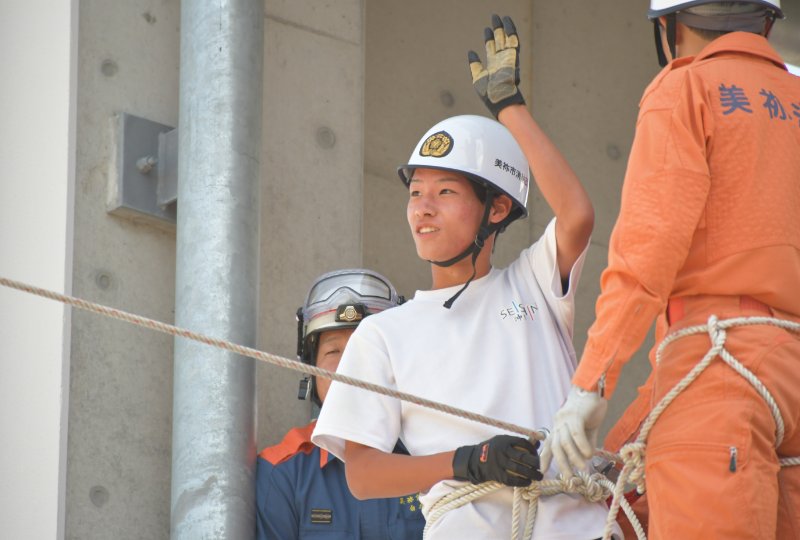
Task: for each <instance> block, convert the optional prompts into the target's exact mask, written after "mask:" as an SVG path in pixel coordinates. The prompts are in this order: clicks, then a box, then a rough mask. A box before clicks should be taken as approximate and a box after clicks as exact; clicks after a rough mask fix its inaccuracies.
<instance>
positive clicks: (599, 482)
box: [423, 456, 646, 540]
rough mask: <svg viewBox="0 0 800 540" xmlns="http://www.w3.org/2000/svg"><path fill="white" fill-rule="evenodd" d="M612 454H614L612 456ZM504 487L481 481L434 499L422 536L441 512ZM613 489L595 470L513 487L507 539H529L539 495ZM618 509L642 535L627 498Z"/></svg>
mask: <svg viewBox="0 0 800 540" xmlns="http://www.w3.org/2000/svg"><path fill="white" fill-rule="evenodd" d="M615 457H616V456H615ZM505 487H507V486H505V485H504V484H501V483H500V482H484V483H483V484H478V485H475V484H466V485H464V486H463V487H461V488H459V489H456V490H453V491H452V492H450V493H448V494H447V495H445V496H444V497H442V498H441V499H439V500H438V501H436V502H435V503H434V504H433V505H432V506H431V509H430V510H429V511H428V515H427V516H426V518H425V519H426V522H425V529H424V531H423V538H426V537H427V535H428V531H429V529H430V528H431V527H432V526H433V525H434V523H436V522H437V521H438V520H439V519H440V518H441V517H442V516H443V515H444V514H446V513H447V512H449V511H450V510H454V509H456V508H459V507H460V506H464V505H466V504H468V503H470V502H472V501H474V500H475V499H478V498H480V497H483V496H484V495H488V494H490V493H494V492H495V491H497V490H500V489H503V488H505ZM613 492H614V483H613V482H611V481H610V480H609V479H608V478H606V477H605V476H603V475H602V474H599V473H594V474H588V473H585V472H577V473H575V475H574V476H572V477H570V478H566V479H565V478H564V477H562V476H560V475H559V477H558V478H554V479H548V480H541V481H539V482H533V483H532V484H531V485H530V486H528V487H524V488H520V487H517V488H514V499H513V505H512V511H511V512H512V513H511V540H520V538H521V539H522V540H525V539H529V538H531V536H532V535H533V523H534V521H535V520H536V513H537V510H538V502H539V498H540V497H547V496H550V495H558V494H561V493H574V494H577V495H581V496H583V497H584V498H585V499H586V500H587V501H589V502H600V501H605V500H606V499H608V497H610V496H611V495H612V493H613ZM523 501H525V502H527V503H528V512H527V516H526V519H525V529H524V531H523V533H522V536H521V537H520V536H519V534H520V530H519V529H520V513H521V508H522V503H523ZM619 506H621V507H622V510H623V511H624V512H625V514H626V515H627V516H628V520H629V521H630V522H631V525H632V526H633V529H634V531H635V532H636V536H637V538H639V539H640V540H644V539H645V538H646V536H645V532H644V528H643V527H642V525H641V524H640V523H639V520H638V519H637V517H636V515H635V514H634V512H633V509H632V508H631V506H630V504H628V501H627V500H626V499H625V498H624V497H623V498H622V500H621V501H620V505H619Z"/></svg>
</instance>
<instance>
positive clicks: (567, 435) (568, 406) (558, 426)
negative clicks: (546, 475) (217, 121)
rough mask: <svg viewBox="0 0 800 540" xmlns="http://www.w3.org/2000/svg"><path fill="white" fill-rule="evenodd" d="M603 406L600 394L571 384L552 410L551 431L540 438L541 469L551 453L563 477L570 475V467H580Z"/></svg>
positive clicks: (547, 465)
mask: <svg viewBox="0 0 800 540" xmlns="http://www.w3.org/2000/svg"><path fill="white" fill-rule="evenodd" d="M607 410H608V401H606V400H605V399H603V398H602V397H600V394H598V393H597V392H589V391H587V390H584V389H583V388H578V387H577V386H573V387H572V388H571V389H570V391H569V395H568V396H567V401H566V402H564V405H562V406H561V409H559V411H558V412H557V413H556V416H555V420H554V423H553V431H552V432H551V433H550V435H549V436H548V437H547V439H545V441H544V446H543V449H542V455H541V465H542V468H541V471H542V472H546V471H547V470H548V469H549V468H550V461H551V460H552V459H553V457H555V458H556V464H557V465H558V469H559V471H561V474H562V475H563V476H564V477H565V478H569V477H571V476H572V475H573V472H572V469H573V468H574V469H584V468H585V467H586V460H588V459H591V457H592V454H593V453H594V448H595V446H596V445H597V432H598V431H599V429H600V424H602V423H603V418H605V416H606V411H607Z"/></svg>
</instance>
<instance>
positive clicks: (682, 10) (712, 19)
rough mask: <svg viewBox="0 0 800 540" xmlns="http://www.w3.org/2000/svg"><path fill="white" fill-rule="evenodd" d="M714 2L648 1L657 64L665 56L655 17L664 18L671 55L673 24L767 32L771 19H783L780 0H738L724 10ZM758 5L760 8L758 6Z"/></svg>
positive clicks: (707, 28)
mask: <svg viewBox="0 0 800 540" xmlns="http://www.w3.org/2000/svg"><path fill="white" fill-rule="evenodd" d="M715 4H722V2H720V0H650V10H649V11H648V12H647V16H648V17H649V18H650V20H652V21H653V35H654V37H655V42H656V54H657V55H658V63H659V65H660V66H661V67H664V66H666V65H667V56H666V53H665V50H664V46H663V45H662V42H661V25H660V24H659V21H658V18H659V17H662V16H663V17H666V26H665V28H664V30H665V32H666V38H667V47H668V48H669V51H670V53H671V55H672V58H675V52H676V48H675V41H676V34H675V30H676V27H677V23H678V22H680V23H683V24H686V25H687V26H690V27H693V28H701V29H705V30H717V31H728V32H732V31H737V30H738V31H744V32H753V33H758V34H760V33H762V32H765V31H766V32H765V35H767V34H769V30H770V29H771V28H772V23H773V22H774V21H775V18H781V19H782V18H783V11H781V2H780V0H739V1H736V2H732V3H731V2H729V4H731V5H730V6H724V7H725V11H721V10H720V9H718V8H720V7H723V6H721V5H720V6H715ZM759 8H760V9H759Z"/></svg>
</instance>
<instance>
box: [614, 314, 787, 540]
mask: <svg viewBox="0 0 800 540" xmlns="http://www.w3.org/2000/svg"><path fill="white" fill-rule="evenodd" d="M751 325H770V326H776V327H778V328H783V329H784V330H788V331H790V332H795V333H798V334H800V324H798V323H794V322H791V321H785V320H782V319H776V318H774V317H736V318H733V319H726V320H724V321H720V320H719V319H718V318H717V316H716V315H711V316H710V317H709V318H708V323H707V324H701V325H696V326H690V327H687V328H683V329H681V330H678V331H677V332H674V333H672V334H670V335H668V336H667V337H666V338H665V339H664V341H662V342H661V344H660V345H659V347H658V349H657V350H656V364H658V363H660V362H661V355H662V354H663V352H664V349H665V348H666V347H668V346H669V345H670V344H671V343H673V342H674V341H677V340H678V339H681V338H684V337H687V336H691V335H695V334H702V333H708V336H709V338H710V339H711V348H710V349H709V351H708V352H707V353H706V355H705V356H704V357H703V358H702V360H700V362H698V363H697V365H696V366H695V367H694V368H692V369H691V371H689V373H687V374H686V376H685V377H684V378H683V379H682V380H681V381H680V382H679V383H678V384H676V385H675V386H674V387H673V388H672V389H671V390H670V391H669V392H668V393H667V394H666V395H665V396H664V397H663V398H661V401H659V402H658V404H657V405H656V406H655V408H653V410H652V411H650V414H649V415H648V416H647V418H646V419H645V421H644V423H643V424H642V428H641V430H640V431H639V436H638V437H637V438H636V440H635V441H634V442H632V443H630V444H626V445H625V446H623V447H622V449H621V450H620V456H621V458H622V462H623V467H622V472H621V473H620V475H619V478H618V479H617V485H616V487H615V488H614V498H613V500H612V502H611V507H610V508H609V512H608V519H607V520H606V527H605V531H604V532H603V540H608V539H610V538H611V533H612V528H613V525H614V521H615V520H616V518H617V514H618V513H619V507H620V504H621V501H624V500H625V499H624V497H623V495H622V493H623V490H624V487H625V485H626V484H627V483H632V484H635V485H636V489H637V491H638V492H639V493H644V492H645V478H644V457H645V456H644V454H645V441H646V440H647V436H648V435H649V434H650V430H651V429H652V428H653V425H654V424H655V423H656V420H658V418H659V416H661V413H663V412H664V410H665V409H666V408H667V407H668V406H669V404H670V403H672V401H673V400H674V399H675V398H676V397H677V396H678V394H680V393H681V392H683V391H684V390H685V389H686V388H687V387H688V386H689V385H690V384H692V382H694V380H695V379H697V377H699V376H700V374H701V373H702V372H703V371H704V370H705V369H706V368H707V367H708V366H709V365H710V364H711V362H712V361H713V360H714V359H715V358H716V357H720V358H721V359H722V360H723V361H724V362H725V363H726V364H728V365H729V366H730V367H732V368H733V369H734V370H735V371H736V372H737V373H738V374H739V375H741V376H742V377H744V378H745V379H746V380H747V381H748V382H749V383H750V384H751V385H752V386H753V387H754V388H755V389H756V391H757V392H758V393H759V395H760V396H761V397H762V398H763V399H764V401H765V402H766V403H767V406H768V407H769V409H770V411H771V412H772V416H773V418H774V419H775V426H776V427H775V439H776V443H775V446H776V448H777V447H778V446H780V444H781V442H782V441H783V436H784V424H783V417H782V416H781V412H780V409H779V408H778V405H777V403H776V402H775V399H774V398H773V397H772V394H770V392H769V390H768V389H767V387H766V386H764V384H763V383H762V382H761V381H760V380H759V379H758V377H756V375H755V374H754V373H753V372H752V371H750V370H749V369H747V368H746V367H745V366H744V365H742V363H741V362H739V361H738V360H737V359H736V358H735V357H734V356H733V355H732V354H731V353H730V352H729V351H728V350H727V349H725V340H726V339H727V335H728V334H727V330H728V329H729V328H734V327H738V326H751ZM779 461H780V465H781V467H791V466H794V465H800V456H798V457H790V458H781V459H780V460H779ZM626 502H627V501H626Z"/></svg>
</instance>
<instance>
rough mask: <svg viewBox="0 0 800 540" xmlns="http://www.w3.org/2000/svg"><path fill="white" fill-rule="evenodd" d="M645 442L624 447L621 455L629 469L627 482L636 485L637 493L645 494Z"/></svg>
mask: <svg viewBox="0 0 800 540" xmlns="http://www.w3.org/2000/svg"><path fill="white" fill-rule="evenodd" d="M644 452H645V443H644V442H632V443H628V444H626V445H625V446H623V447H622V448H621V449H620V451H619V455H620V457H621V458H622V462H623V463H624V464H625V465H624V467H625V468H627V469H628V470H627V475H626V480H627V481H628V482H630V483H632V484H636V491H638V492H639V493H644V491H645V485H644Z"/></svg>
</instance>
